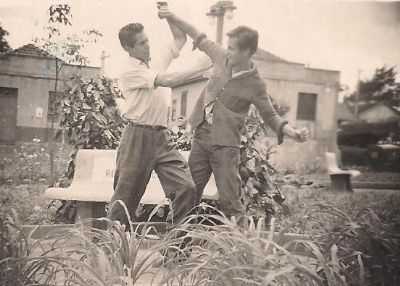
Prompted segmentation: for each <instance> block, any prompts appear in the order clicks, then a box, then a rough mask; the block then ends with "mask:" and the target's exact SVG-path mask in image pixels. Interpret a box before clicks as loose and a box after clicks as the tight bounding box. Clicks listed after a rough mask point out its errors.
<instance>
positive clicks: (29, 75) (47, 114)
mask: <svg viewBox="0 0 400 286" xmlns="http://www.w3.org/2000/svg"><path fill="white" fill-rule="evenodd" d="M58 61H59V60H58ZM99 74H100V68H97V67H89V66H76V65H69V64H63V67H62V68H61V70H60V72H59V77H58V78H59V80H58V84H57V85H58V87H57V91H63V89H64V88H65V81H66V80H68V79H70V78H71V77H72V76H73V75H81V76H82V77H83V78H92V77H96V76H98V75H99ZM55 83H56V59H55V58H54V57H52V56H50V55H49V54H47V53H46V52H44V51H43V50H41V49H39V48H37V47H36V46H34V45H32V44H28V45H25V46H23V47H21V48H19V49H16V50H13V51H11V52H8V53H6V54H2V55H0V144H13V143H15V142H17V141H31V140H33V139H34V138H37V139H40V140H41V141H47V140H48V136H49V128H50V127H51V125H50V123H51V105H52V102H53V101H54V98H55V96H56V93H55Z"/></svg>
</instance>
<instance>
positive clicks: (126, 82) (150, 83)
mask: <svg viewBox="0 0 400 286" xmlns="http://www.w3.org/2000/svg"><path fill="white" fill-rule="evenodd" d="M156 77H157V72H156V71H154V70H152V69H131V70H129V71H127V72H125V73H123V74H122V75H121V87H122V91H123V92H130V91H133V90H135V89H140V88H146V89H151V88H154V81H155V79H156Z"/></svg>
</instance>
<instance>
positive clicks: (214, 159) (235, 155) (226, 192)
mask: <svg viewBox="0 0 400 286" xmlns="http://www.w3.org/2000/svg"><path fill="white" fill-rule="evenodd" d="M208 139H209V133H208V130H207V128H202V129H200V130H196V133H195V136H194V139H193V142H192V150H191V152H190V156H189V167H190V172H191V174H192V178H193V181H194V182H195V184H196V189H197V195H196V202H197V204H198V203H199V202H200V199H201V196H202V194H203V191H204V188H205V186H206V185H207V182H208V180H209V179H210V176H211V173H214V178H215V182H216V184H217V189H218V195H219V203H220V208H221V211H223V212H224V214H225V215H226V216H228V217H230V216H237V217H240V216H243V214H244V208H243V204H242V202H241V200H240V196H241V191H240V186H241V179H240V175H239V163H240V149H239V148H237V147H227V146H213V145H211V144H210V143H209V142H210V140H208Z"/></svg>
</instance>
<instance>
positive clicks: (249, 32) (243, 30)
mask: <svg viewBox="0 0 400 286" xmlns="http://www.w3.org/2000/svg"><path fill="white" fill-rule="evenodd" d="M227 35H228V37H229V38H237V39H238V45H239V49H241V50H246V49H249V50H250V55H253V54H254V53H255V52H256V51H257V48H258V32H257V31H256V30H254V29H251V28H249V27H246V26H239V27H236V28H235V29H233V30H231V31H230V32H228V34H227Z"/></svg>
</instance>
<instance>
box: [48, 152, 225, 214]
mask: <svg viewBox="0 0 400 286" xmlns="http://www.w3.org/2000/svg"><path fill="white" fill-rule="evenodd" d="M116 154H117V151H116V150H88V149H81V150H79V151H78V153H77V156H76V159H75V173H74V178H73V180H72V183H71V185H70V186H69V187H68V188H59V187H55V188H48V189H47V190H46V191H45V197H46V198H48V199H55V200H68V201H76V202H77V219H86V218H99V217H104V216H105V206H106V204H107V203H109V202H110V200H111V197H112V194H113V178H114V172H115V158H116ZM182 155H183V156H184V157H185V159H187V158H188V152H182ZM203 199H204V200H217V199H218V193H217V187H216V184H215V180H214V177H213V176H211V178H210V180H209V182H208V184H207V186H206V188H205V190H204V194H203ZM141 204H142V205H168V200H167V199H166V197H165V194H164V191H163V189H162V187H161V184H160V181H159V179H158V177H157V174H156V173H155V172H153V174H152V175H151V178H150V181H149V183H148V185H147V188H146V191H145V193H144V196H143V198H142V200H141Z"/></svg>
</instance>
